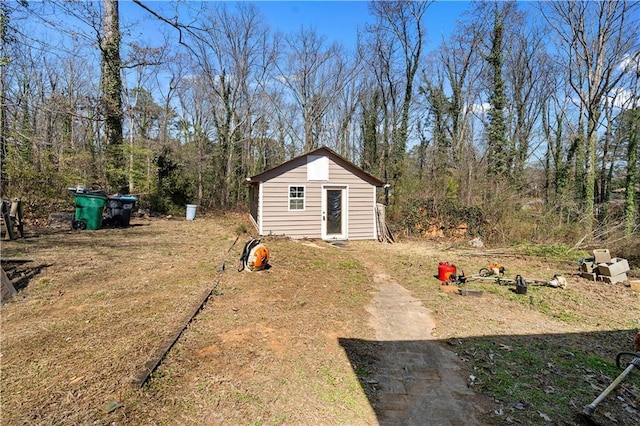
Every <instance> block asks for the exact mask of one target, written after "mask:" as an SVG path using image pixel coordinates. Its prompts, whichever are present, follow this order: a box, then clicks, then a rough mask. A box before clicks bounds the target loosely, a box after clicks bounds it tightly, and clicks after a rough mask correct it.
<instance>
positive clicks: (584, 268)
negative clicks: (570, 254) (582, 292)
mask: <svg viewBox="0 0 640 426" xmlns="http://www.w3.org/2000/svg"><path fill="white" fill-rule="evenodd" d="M596 268H597V266H596V264H595V262H591V261H589V260H585V261H584V262H582V263H581V264H580V272H587V273H592V272H594V270H595V269H596Z"/></svg>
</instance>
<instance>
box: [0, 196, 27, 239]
mask: <svg viewBox="0 0 640 426" xmlns="http://www.w3.org/2000/svg"><path fill="white" fill-rule="evenodd" d="M2 223H3V224H4V230H5V232H6V235H7V237H8V238H9V239H10V240H15V239H16V238H17V237H16V233H15V230H14V227H15V228H17V230H18V233H19V234H20V237H21V238H22V237H24V222H23V220H22V201H21V200H20V199H19V198H14V199H11V200H5V199H3V200H2Z"/></svg>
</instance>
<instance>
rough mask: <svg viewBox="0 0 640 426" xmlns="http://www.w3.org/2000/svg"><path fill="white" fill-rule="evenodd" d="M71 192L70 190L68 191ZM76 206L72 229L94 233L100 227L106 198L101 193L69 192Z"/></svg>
mask: <svg viewBox="0 0 640 426" xmlns="http://www.w3.org/2000/svg"><path fill="white" fill-rule="evenodd" d="M70 191H71V190H70ZM71 193H72V194H73V196H74V200H75V204H76V215H75V219H74V221H73V223H72V226H73V229H90V230H92V231H95V230H96V229H100V225H102V212H103V211H104V206H105V204H106V203H107V196H106V195H104V194H102V193H91V192H78V191H71Z"/></svg>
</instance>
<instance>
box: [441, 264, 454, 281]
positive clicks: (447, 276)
mask: <svg viewBox="0 0 640 426" xmlns="http://www.w3.org/2000/svg"><path fill="white" fill-rule="evenodd" d="M455 274H456V265H454V264H449V262H440V263H439V264H438V279H439V280H440V281H442V282H449V281H451V275H455Z"/></svg>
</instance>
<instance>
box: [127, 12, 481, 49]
mask: <svg viewBox="0 0 640 426" xmlns="http://www.w3.org/2000/svg"><path fill="white" fill-rule="evenodd" d="M143 2H144V4H146V5H147V6H149V7H150V8H152V9H154V10H157V11H159V12H162V13H163V15H164V16H168V17H171V16H173V11H172V10H171V9H170V6H171V4H170V3H169V2H167V1H144V0H143ZM228 3H229V5H230V6H231V5H232V2H228ZM254 3H255V4H256V6H257V7H258V8H259V9H260V10H261V12H262V13H263V14H264V16H265V18H266V22H267V23H268V24H269V26H270V27H271V29H272V30H274V31H281V32H283V33H285V34H286V33H291V32H295V31H297V30H299V29H300V28H301V27H303V26H304V27H305V28H310V27H313V28H315V30H316V32H317V33H318V34H320V35H324V36H325V37H326V39H327V41H328V42H333V41H339V42H341V43H342V44H344V45H345V47H347V48H350V47H353V46H354V45H355V42H356V38H357V32H358V29H361V30H362V29H364V26H365V25H366V24H367V23H368V22H372V18H371V16H370V15H369V12H368V5H369V2H367V1H255V2H254ZM469 5H470V3H469V2H467V1H453V0H449V1H438V2H436V3H434V4H432V5H431V6H430V7H429V9H428V11H427V14H426V25H427V45H426V46H425V50H430V49H431V48H433V47H435V46H436V45H437V44H439V43H440V40H441V39H442V36H446V35H447V34H448V33H449V32H450V31H451V30H452V28H453V27H454V25H455V22H456V19H458V18H459V17H460V15H461V14H462V12H464V11H465V10H466V9H468V7H469ZM182 11H183V12H182V13H184V15H185V16H182V15H181V18H182V19H186V18H187V16H186V14H187V13H188V12H187V11H188V8H186V7H183V9H182ZM120 15H121V19H122V18H124V19H123V20H127V21H132V20H135V19H141V24H142V27H143V28H149V25H150V26H151V27H150V28H149V30H151V32H153V29H154V27H155V28H157V27H158V21H157V20H154V19H153V18H150V17H149V15H148V14H147V13H146V12H145V11H143V10H142V9H141V8H140V7H138V6H137V5H135V4H133V3H132V2H128V1H123V2H121V5H120ZM145 32H147V35H149V34H148V31H145Z"/></svg>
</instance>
